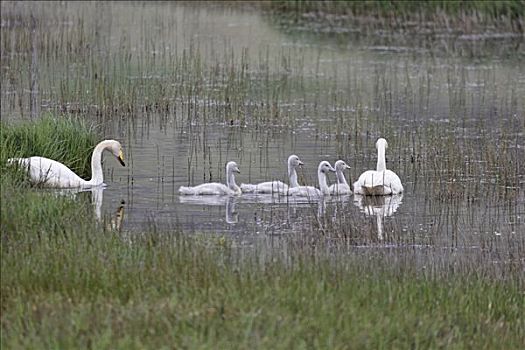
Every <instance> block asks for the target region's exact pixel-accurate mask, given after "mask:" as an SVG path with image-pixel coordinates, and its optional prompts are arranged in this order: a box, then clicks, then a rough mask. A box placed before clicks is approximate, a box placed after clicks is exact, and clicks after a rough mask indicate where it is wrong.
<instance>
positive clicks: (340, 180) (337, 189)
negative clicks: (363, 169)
mask: <svg viewBox="0 0 525 350" xmlns="http://www.w3.org/2000/svg"><path fill="white" fill-rule="evenodd" d="M334 168H335V175H336V177H337V183H335V184H333V185H331V186H330V187H329V188H328V189H329V191H330V194H332V195H345V194H351V193H352V190H351V189H350V186H349V185H348V183H347V182H346V178H345V174H344V171H345V169H350V166H349V165H348V164H346V163H345V161H344V160H338V161H337V162H335V166H334Z"/></svg>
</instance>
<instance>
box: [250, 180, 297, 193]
mask: <svg viewBox="0 0 525 350" xmlns="http://www.w3.org/2000/svg"><path fill="white" fill-rule="evenodd" d="M241 191H242V192H243V193H255V194H257V193H283V194H284V193H286V192H287V191H288V185H287V184H285V183H284V182H282V181H267V182H261V183H259V184H256V185H252V184H241Z"/></svg>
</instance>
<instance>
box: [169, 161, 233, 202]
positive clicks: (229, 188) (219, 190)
mask: <svg viewBox="0 0 525 350" xmlns="http://www.w3.org/2000/svg"><path fill="white" fill-rule="evenodd" d="M234 173H240V170H239V167H238V166H237V163H235V162H228V164H226V185H224V184H221V183H218V182H210V183H205V184H201V185H198V186H194V187H186V186H181V187H180V188H179V193H180V194H182V195H230V196H235V195H240V194H241V189H240V187H239V186H237V184H236V183H235V175H234Z"/></svg>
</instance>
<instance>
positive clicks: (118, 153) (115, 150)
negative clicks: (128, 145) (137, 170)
mask: <svg viewBox="0 0 525 350" xmlns="http://www.w3.org/2000/svg"><path fill="white" fill-rule="evenodd" d="M106 149H108V150H109V151H110V152H111V153H112V154H113V155H114V156H115V158H117V160H118V161H119V163H120V164H121V165H122V166H126V163H124V152H122V145H121V144H120V142H118V141H115V140H108V146H107V148H106Z"/></svg>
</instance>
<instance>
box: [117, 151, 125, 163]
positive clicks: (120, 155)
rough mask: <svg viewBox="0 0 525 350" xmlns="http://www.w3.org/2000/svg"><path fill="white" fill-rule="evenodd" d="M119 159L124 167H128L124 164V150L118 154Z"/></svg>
mask: <svg viewBox="0 0 525 350" xmlns="http://www.w3.org/2000/svg"><path fill="white" fill-rule="evenodd" d="M117 159H118V161H119V163H120V164H121V165H122V166H126V163H124V153H122V150H120V151H119V152H118V157H117Z"/></svg>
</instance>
